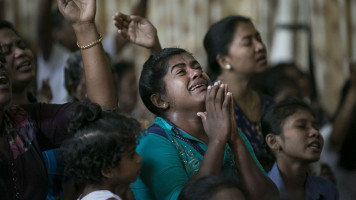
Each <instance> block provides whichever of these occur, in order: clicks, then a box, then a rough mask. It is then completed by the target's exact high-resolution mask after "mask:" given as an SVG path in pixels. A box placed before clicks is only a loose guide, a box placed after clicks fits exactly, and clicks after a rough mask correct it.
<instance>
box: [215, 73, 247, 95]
mask: <svg viewBox="0 0 356 200" xmlns="http://www.w3.org/2000/svg"><path fill="white" fill-rule="evenodd" d="M217 80H220V81H221V82H222V83H226V84H228V89H229V91H230V92H232V95H233V96H234V99H235V100H236V101H238V100H243V99H244V98H245V97H246V96H248V94H249V93H251V91H252V90H251V87H250V78H248V77H246V76H238V77H236V74H234V73H233V72H230V71H227V72H225V71H224V72H223V73H222V74H221V75H220V76H218V79H217Z"/></svg>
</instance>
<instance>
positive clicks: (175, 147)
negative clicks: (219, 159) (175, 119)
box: [131, 117, 266, 200]
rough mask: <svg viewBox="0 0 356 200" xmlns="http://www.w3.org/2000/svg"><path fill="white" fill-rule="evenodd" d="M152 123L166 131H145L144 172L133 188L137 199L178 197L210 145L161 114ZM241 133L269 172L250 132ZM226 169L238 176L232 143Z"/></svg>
mask: <svg viewBox="0 0 356 200" xmlns="http://www.w3.org/2000/svg"><path fill="white" fill-rule="evenodd" d="M152 126H156V127H159V128H161V130H162V129H163V130H162V131H164V132H165V133H164V134H162V133H157V132H156V131H155V130H157V129H148V130H151V132H150V131H147V130H146V131H144V132H143V133H142V137H141V138H140V140H139V144H138V146H137V149H136V150H137V152H138V153H139V154H140V155H141V156H142V168H141V174H140V176H139V178H138V179H137V181H136V182H135V183H133V184H131V187H132V190H133V192H134V195H135V198H136V200H149V199H157V200H166V199H167V200H168V199H177V197H178V196H179V193H180V191H181V190H182V189H183V187H184V185H185V184H186V183H187V181H188V180H189V179H190V178H191V177H193V176H194V175H195V174H196V173H197V172H198V169H199V164H200V162H201V161H202V159H203V153H204V152H205V150H206V148H207V146H206V144H204V143H203V142H202V141H200V140H198V139H196V138H194V137H192V136H190V135H189V134H188V133H185V132H184V131H183V130H181V129H179V128H178V127H176V126H175V125H174V124H172V123H171V122H169V121H168V120H166V119H163V118H161V117H157V118H156V119H155V121H154V123H153V125H152ZM162 131H160V132H162ZM155 132H156V133H155ZM239 134H240V135H241V137H242V138H243V140H244V142H245V144H246V147H247V148H248V150H249V152H250V153H251V156H252V157H253V159H254V160H255V162H256V163H257V165H258V166H259V168H260V169H261V171H263V173H264V174H266V172H265V171H264V170H263V168H262V166H261V165H260V163H259V162H258V160H257V158H256V156H255V154H254V152H253V149H252V146H251V144H250V143H249V142H248V139H247V138H246V136H245V135H244V134H243V133H242V132H241V131H240V130H239ZM201 150H202V151H203V152H202V151H201ZM223 173H224V174H227V175H231V176H233V177H236V178H238V177H237V169H236V165H235V162H234V158H233V154H232V152H231V150H230V148H229V146H228V145H226V148H225V153H224V160H223Z"/></svg>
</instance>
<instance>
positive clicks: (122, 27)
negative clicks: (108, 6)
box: [113, 13, 161, 53]
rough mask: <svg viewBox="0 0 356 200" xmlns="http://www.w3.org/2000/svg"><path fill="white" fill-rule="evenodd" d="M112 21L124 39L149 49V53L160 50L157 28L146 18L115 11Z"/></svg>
mask: <svg viewBox="0 0 356 200" xmlns="http://www.w3.org/2000/svg"><path fill="white" fill-rule="evenodd" d="M113 23H114V25H115V26H116V27H117V28H118V33H119V34H120V35H121V36H122V37H123V38H125V39H126V40H128V41H130V42H132V43H134V44H137V45H139V46H142V47H145V48H147V49H149V50H150V51H151V53H154V52H156V51H159V50H161V44H160V42H159V38H158V35H157V29H156V28H155V27H154V26H153V25H152V23H151V22H150V21H148V20H147V19H145V18H143V17H139V16H135V15H130V16H129V15H125V14H123V13H116V14H115V15H114V16H113Z"/></svg>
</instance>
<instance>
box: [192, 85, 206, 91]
mask: <svg viewBox="0 0 356 200" xmlns="http://www.w3.org/2000/svg"><path fill="white" fill-rule="evenodd" d="M201 86H203V85H202V84H199V85H196V86H194V87H192V89H190V91H193V90H195V89H196V88H198V87H201Z"/></svg>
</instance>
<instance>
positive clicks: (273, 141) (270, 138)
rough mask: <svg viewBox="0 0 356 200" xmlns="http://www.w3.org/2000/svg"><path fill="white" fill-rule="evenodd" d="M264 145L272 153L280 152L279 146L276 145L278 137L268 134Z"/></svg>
mask: <svg viewBox="0 0 356 200" xmlns="http://www.w3.org/2000/svg"><path fill="white" fill-rule="evenodd" d="M266 143H267V145H268V147H269V148H270V149H272V150H273V151H276V152H279V151H280V148H281V147H280V146H279V144H278V136H277V135H275V134H272V133H268V134H267V135H266Z"/></svg>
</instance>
